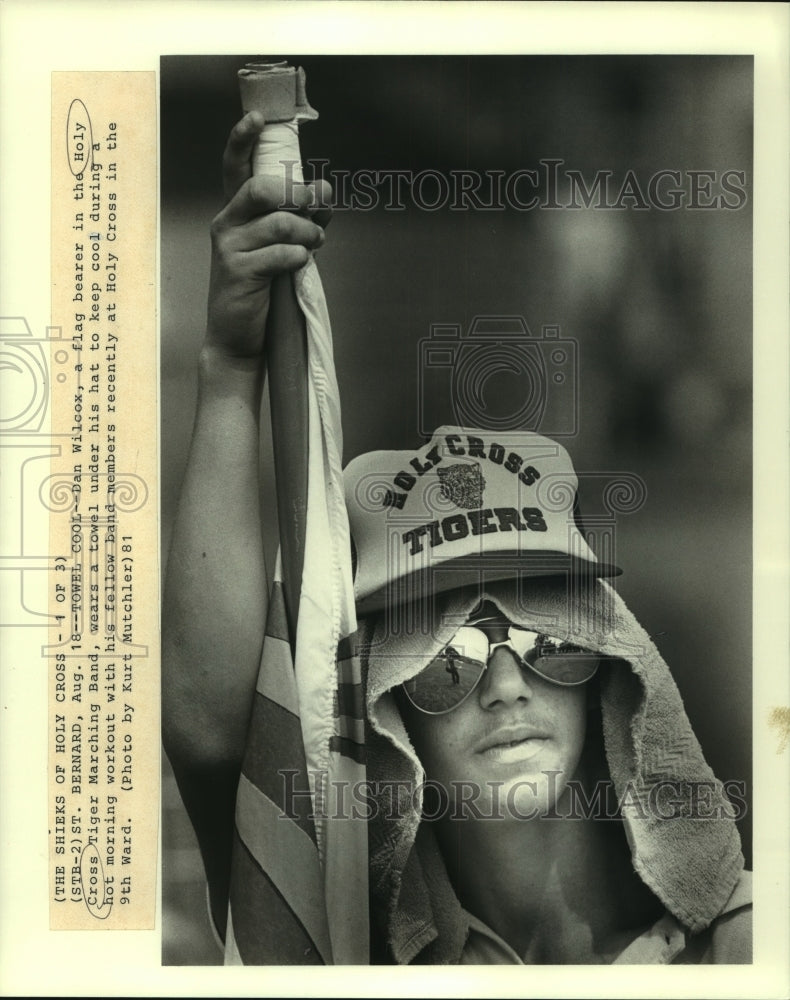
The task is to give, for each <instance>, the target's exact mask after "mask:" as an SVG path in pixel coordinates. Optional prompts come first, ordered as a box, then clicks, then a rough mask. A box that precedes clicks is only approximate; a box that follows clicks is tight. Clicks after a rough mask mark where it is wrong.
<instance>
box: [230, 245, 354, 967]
mask: <svg viewBox="0 0 790 1000" xmlns="http://www.w3.org/2000/svg"><path fill="white" fill-rule="evenodd" d="M294 285H295V288H296V294H297V298H298V300H299V304H300V306H301V308H302V311H303V312H304V314H305V319H306V327H307V344H308V396H309V418H310V420H309V427H310V430H309V469H308V492H307V526H306V538H305V558H304V569H303V573H302V584H301V596H300V603H299V619H298V625H297V637H296V652H295V656H294V657H292V655H291V647H290V644H289V641H288V629H287V622H286V615H285V602H284V598H283V591H282V586H281V583H280V579H281V578H280V574H279V565H278V572H277V573H276V574H275V577H276V578H275V583H274V587H273V591H272V595H271V600H270V605H269V615H268V620H267V625H266V636H265V639H264V645H263V654H262V657H261V669H260V673H259V676H258V684H257V690H256V694H255V703H254V706H253V711H252V716H251V722H250V730H249V735H248V741H247V748H246V753H245V759H244V764H243V767H242V775H241V779H240V782H239V789H238V795H237V801H236V829H235V843H234V852H233V865H232V876H231V890H230V905H229V912H228V930H227V936H226V949H225V960H226V963H234V964H235V963H243V964H245V965H291V964H311V963H318V964H343V965H345V964H355V965H365V964H367V963H368V933H369V932H368V861H367V827H366V822H365V820H364V818H361V817H357V816H355V815H353V814H350V812H349V808H350V807H349V802H350V799H351V797H350V794H349V790H350V788H351V786H353V785H354V783H356V782H362V781H364V779H365V760H364V753H365V734H364V726H365V721H364V697H363V688H362V677H361V670H360V664H359V659H358V657H357V655H356V652H355V639H356V627H357V625H356V615H355V609H354V592H353V579H352V569H351V547H350V536H349V527H348V516H347V513H346V507H345V500H344V488H343V473H342V453H343V447H342V431H341V423H340V399H339V393H338V387H337V380H336V377H335V369H334V360H333V355H332V334H331V328H330V324H329V316H328V313H327V310H326V300H325V297H324V292H323V287H322V285H321V279H320V277H319V275H318V270H317V268H316V266H315V264H314V262H313V261H312V260H311V261H310V262H309V263H308V264H307V265H306V266H305V267H304V268H302V269H301V271H299V272H298V273H297V274H296V275H295V276H294ZM278 562H279V561H278ZM294 660H295V662H294Z"/></svg>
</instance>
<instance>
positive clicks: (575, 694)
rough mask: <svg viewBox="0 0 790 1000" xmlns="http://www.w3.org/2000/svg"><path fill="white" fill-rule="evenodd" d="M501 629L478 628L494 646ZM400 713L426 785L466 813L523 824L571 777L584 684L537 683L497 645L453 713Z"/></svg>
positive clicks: (579, 744) (501, 625)
mask: <svg viewBox="0 0 790 1000" xmlns="http://www.w3.org/2000/svg"><path fill="white" fill-rule="evenodd" d="M507 626H508V622H507V619H505V618H503V617H502V616H499V619H498V621H496V622H493V623H486V625H485V626H482V627H483V628H484V630H485V631H486V632H487V634H488V636H489V641H490V642H491V643H495V642H499V641H502V640H505V639H506V638H507ZM478 627H481V626H478ZM404 701H405V699H404ZM403 714H404V721H405V723H406V727H407V729H408V731H409V735H410V737H411V739H412V742H413V743H414V747H415V749H416V751H417V753H418V755H419V757H420V760H421V761H422V764H423V767H424V768H425V772H426V777H427V779H428V780H429V781H431V782H435V783H438V784H439V785H440V786H441V787H442V788H443V789H445V790H446V792H447V795H448V796H449V801H450V802H451V803H452V802H455V803H456V805H458V804H459V802H460V801H462V800H464V799H465V800H466V802H468V803H470V804H471V805H470V807H469V809H468V810H467V812H468V814H469V815H475V814H476V813H475V812H474V807H477V809H478V810H479V813H477V814H478V815H479V814H482V815H492V814H495V815H503V816H506V817H507V816H514V817H515V818H529V817H533V816H537V815H542V814H545V813H546V811H547V810H548V809H550V808H551V807H552V806H553V805H555V804H556V802H557V800H558V799H559V797H560V796H561V794H562V791H563V790H564V788H565V786H566V784H567V782H568V781H569V780H570V779H571V778H573V777H574V775H575V774H576V771H577V768H578V765H579V761H580V758H581V754H582V748H583V746H584V739H585V732H586V716H587V695H586V685H581V686H579V687H560V686H558V685H556V684H552V683H550V682H549V681H546V680H543V678H541V677H539V676H538V675H537V674H535V673H534V672H532V671H530V670H529V669H527V668H526V667H523V666H522V665H521V664H520V663H519V662H518V661H517V659H516V657H515V655H514V654H513V652H512V651H511V650H510V649H509V648H507V647H505V646H500V647H499V648H497V649H495V650H494V652H493V654H492V655H491V657H490V659H489V661H488V669H487V670H486V671H485V673H484V674H483V676H482V677H481V679H480V681H479V683H478V685H477V687H476V688H475V689H474V691H472V693H471V695H470V696H469V697H468V698H467V699H466V701H464V702H463V703H462V704H461V705H459V706H458V707H457V708H455V709H453V710H452V711H450V712H447V713H446V714H444V715H426V714H425V713H423V712H421V711H419V710H418V709H417V708H415V707H414V706H412V705H407V706H405V707H404V710H403ZM461 783H463V786H462V784H461ZM462 788H463V790H462Z"/></svg>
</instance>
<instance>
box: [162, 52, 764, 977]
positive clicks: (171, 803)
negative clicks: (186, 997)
mask: <svg viewBox="0 0 790 1000" xmlns="http://www.w3.org/2000/svg"><path fill="white" fill-rule="evenodd" d="M267 57H277V54H275V53H269V54H267ZM280 57H281V58H288V60H289V61H290V62H291V63H292V64H295V65H302V66H304V68H305V70H306V71H307V77H308V90H307V92H308V96H309V99H310V102H311V103H312V104H313V105H314V106H315V107H316V109H317V110H318V111H319V114H320V117H319V119H318V121H316V122H314V123H311V124H309V125H306V126H304V127H303V129H302V153H303V157H304V159H305V161H306V166H307V170H306V173H307V174H308V175H309V174H310V162H311V161H313V165H314V167H315V172H316V173H319V172H320V173H322V174H323V176H324V177H326V178H327V179H329V180H334V181H335V186H336V189H337V195H338V197H339V199H340V201H341V204H340V206H339V207H338V210H337V211H336V212H335V217H334V219H333V221H332V224H331V226H330V228H329V230H328V233H327V242H326V245H325V246H324V248H322V250H321V252H320V253H319V255H318V258H317V259H318V265H319V269H320V271H321V274H322V278H323V281H324V286H325V289H326V295H327V301H328V305H329V312H330V316H331V319H332V326H333V332H334V341H335V358H336V364H337V373H338V379H339V383H340V391H341V399H342V404H343V430H344V436H345V455H344V458H345V460H346V461H349V460H350V459H351V458H353V457H354V456H355V455H357V454H359V453H360V452H364V451H369V450H373V449H377V448H407V447H412V446H414V445H415V444H417V443H418V442H420V441H421V440H422V439H423V438H422V437H421V431H424V430H426V429H427V430H428V431H430V430H431V429H432V428H433V427H435V426H438V425H439V424H440V423H443V422H454V421H456V420H457V419H459V417H460V416H462V414H459V413H458V412H457V410H454V409H453V389H452V374H453V373H452V366H451V365H449V364H447V363H446V362H445V363H428V364H426V359H427V358H428V357H429V355H428V354H426V344H430V342H431V339H432V331H434V334H433V340H434V341H435V339H436V331H435V327H437V326H438V327H442V326H444V327H448V326H449V327H456V328H457V329H459V330H460V331H461V334H462V336H463V337H466V338H467V344H469V343H479V336H478V333H476V331H479V329H480V324H479V323H478V324H477V325H475V319H476V318H477V317H492V316H497V317H499V316H501V317H521V318H522V319H523V320H524V322H525V324H526V326H527V327H528V332H529V342H530V343H532V344H533V347H532V348H530V350H531V352H532V353H531V355H530V357H531V358H532V362H530V364H532V369H531V370H532V371H533V373H534V372H537V373H538V375H539V376H541V377H542V378H543V383H542V385H543V388H545V391H546V397H547V398H546V410H545V413H544V415H543V422H542V424H541V425H540V427H539V428H536V429H541V430H543V431H544V432H545V433H547V434H549V435H551V434H558V435H559V434H562V435H563V436H562V437H560V438H559V439H560V440H561V441H562V443H563V444H564V445H565V447H567V448H568V450H569V452H570V453H571V456H572V457H573V460H574V464H575V466H576V468H577V470H578V471H579V472H580V473H581V474H582V480H581V504H582V510H583V511H584V512H585V513H586V515H587V516H588V518H589V515H590V513H591V514H592V516H593V518H595V517H597V516H599V515H601V514H602V513H605V504H604V503H603V501H602V495H603V488H604V487H605V485H606V483H607V482H610V481H611V480H612V478H613V477H615V476H616V474H617V473H621V474H628V475H629V476H631V477H637V479H638V480H641V483H642V484H644V489H645V491H646V492H645V499H644V502H643V503H642V504H641V505H639V504H637V505H636V506H637V507H638V509H636V510H633V511H632V512H630V513H621V514H618V515H617V520H616V530H615V545H616V551H615V552H614V553H613V558H614V561H615V562H617V563H618V564H619V565H620V566H622V567H624V569H625V573H624V575H623V576H622V577H620V578H619V580H618V582H617V588H618V590H619V592H620V594H621V595H622V596H623V598H624V599H625V600H626V602H627V603H628V604H629V606H630V607H631V608H632V610H633V611H634V613H635V614H636V616H637V618H639V620H640V621H641V622H642V623H643V624H644V626H645V628H646V629H647V631H648V632H649V633H650V634H651V635H653V636H655V640H656V642H657V644H658V646H659V648H660V650H661V651H662V653H663V655H664V657H665V658H666V660H667V661H668V663H669V664H670V667H671V668H672V670H673V674H674V676H675V679H676V681H677V683H678V686H679V688H680V690H681V693H682V695H683V698H684V701H685V704H686V708H687V711H688V715H689V717H690V719H691V722H692V725H693V727H694V730H695V732H696V733H697V736H698V738H699V740H700V742H701V744H702V746H703V749H704V751H705V754H706V757H707V759H708V761H709V763H710V764H711V766H712V768H713V770H714V771H715V773H716V774H717V776H718V777H720V778H721V779H722V780H725V781H726V780H733V781H742V782H743V783H744V786H745V789H746V795H745V798H746V800H747V802H750V801H751V796H750V793H751V669H752V667H751V601H752V589H751V588H752V578H751V572H752V554H751V532H752V526H751V502H752V498H751V487H752V429H751V403H752V328H751V322H752V270H751V268H752V213H751V200H752V198H751V178H752V59H751V58H750V57H730V56H727V57H718V56H693V57H685V56H660V57H659V56H656V57H642V56H640V57H603V56H601V57H599V56H582V57H559V56H557V57H544V56H541V57H532V56H530V57H526V56H525V57H504V56H496V57H482V56H475V57H466V56H463V57H462V56H442V57H438V56H437V57H397V56H381V57H367V56H366V57H358V56H342V57H337V56H333V57H327V56H311V55H301V56H300V55H296V54H293V53H288V54H287V56H280ZM256 58H257V59H260V54H258V55H257V56H256V55H255V54H251V55H250V56H249V57H246V56H233V57H217V58H212V57H206V56H200V57H181V56H178V57H167V58H163V60H162V63H161V75H160V84H161V292H162V297H161V335H162V338H161V390H162V391H161V415H162V425H161V455H162V478H161V495H162V549H163V561H164V560H166V554H167V549H168V544H169V538H170V530H171V525H172V519H173V516H174V512H175V507H176V503H177V496H178V489H179V486H180V482H181V477H182V475H183V470H184V465H185V461H186V454H187V448H188V444H189V437H190V432H191V425H192V419H193V416H194V405H195V395H196V368H195V365H196V359H197V354H198V351H199V348H200V343H201V339H202V336H203V332H204V325H205V306H206V292H207V287H208V269H209V252H210V247H209V235H208V231H209V225H210V223H211V219H212V218H213V216H214V215H215V214H216V213H217V212H218V211H219V210H220V208H221V207H222V187H221V161H222V151H223V148H224V145H225V141H226V138H227V133H228V131H229V129H230V128H231V127H232V125H233V124H234V123H235V121H236V120H238V118H239V117H240V107H239V98H238V86H237V81H236V72H237V70H238V69H239V68H240V67H241V66H242V65H244V63H245V62H247V61H251V60H254V59H256ZM319 160H320V161H323V165H320V164H318V162H317V161H319ZM542 160H543V161H546V160H558V161H562V162H561V163H560V164H558V165H557V167H556V178H557V185H556V190H550V189H549V188H548V186H547V173H549V172H550V168H548V167H546V166H545V165H541V162H540V161H542ZM395 170H403V171H410V172H412V175H416V174H417V173H419V172H421V171H429V172H430V175H425V178H424V181H423V185H422V187H421V188H419V189H418V188H416V187H413V188H410V187H409V185H408V184H403V185H402V187H401V197H400V199H397V198H396V199H394V200H393V198H392V197H391V189H390V185H391V184H392V183H393V181H392V177H393V175H392V174H391V172H392V171H395ZM520 170H535V171H537V172H538V180H537V183H536V184H533V183H532V182H531V181H526V180H525V181H523V182H520V183H519V185H518V187H517V188H516V193H517V196H518V198H519V199H520V200H521V202H522V204H524V203H526V201H527V200H528V198H529V197H530V196H531V195H532V194H533V193H535V194H537V196H538V198H539V202H540V203H541V204H543V205H546V204H556V205H558V206H560V207H557V208H534V209H532V210H520V209H519V208H518V206H517V205H510V206H507V205H506V204H505V202H506V198H505V197H504V194H503V196H502V197H501V199H500V198H497V197H496V194H495V189H493V188H492V183H493V181H492V178H493V177H494V176H496V172H499V176H501V177H502V178H503V180H502V182H501V183H502V184H503V185H505V184H506V183H507V180H508V178H512V177H513V175H514V174H515V172H516V171H520ZM662 170H664V171H677V172H679V173H680V182H679V183H677V184H674V183H673V182H672V179H669V180H667V179H665V180H664V181H663V182H662V183H661V186H660V189H659V196H660V197H661V198H662V199H664V200H665V203H671V199H670V196H669V194H668V192H669V191H670V189H672V188H676V189H677V190H679V191H681V192H682V195H681V196H679V199H680V200H681V207H679V208H678V209H677V210H662V209H661V208H659V207H656V205H655V201H656V199H655V198H652V197H651V196H650V194H649V188H650V180H651V178H653V177H654V176H655V175H656V174H657V173H658V172H659V171H662ZM360 171H381V172H383V174H382V176H381V183H380V184H379V185H378V186H376V184H375V182H371V180H370V178H368V190H367V193H366V195H365V198H364V200H363V198H362V197H361V195H360V194H359V192H357V194H358V196H357V199H356V206H354V204H353V201H354V199H353V195H354V190H355V189H354V181H353V180H352V178H357V180H358V179H359V177H360ZM459 171H476V172H478V173H479V174H480V176H481V186H480V188H479V189H478V192H477V196H478V198H479V199H480V201H479V202H476V203H475V202H474V201H473V204H477V208H472V207H464V206H463V204H460V205H459V204H458V203H456V206H455V207H453V205H452V201H453V198H452V191H453V188H452V184H453V178H454V176H455V177H456V181H455V182H456V183H457V175H458V172H459ZM629 171H633V178H634V181H635V185H636V186H634V184H632V185H631V188H630V192H631V196H630V197H627V196H623V197H621V198H620V201H619V207H617V208H606V207H601V208H599V207H596V206H597V204H598V197H597V196H595V197H594V199H593V201H592V204H591V206H590V207H589V208H584V207H580V208H573V207H567V206H569V205H570V204H571V203H572V201H573V198H572V192H571V190H570V188H569V175H570V173H571V172H577V176H581V177H582V178H583V180H584V182H585V185H586V187H587V188H588V189H590V188H591V186H592V185H593V183H594V181H595V178H596V176H601V172H608V173H609V175H610V177H609V196H608V200H604V202H603V204H604V205H606V204H609V205H614V204H616V203H617V202H618V195H619V193H620V192H621V189H622V187H623V184H624V183H625V182H626V179H627V177H630V176H631V175H629V174H628V172H629ZM694 171H704V172H705V174H704V175H699V176H700V178H701V180H700V181H698V182H696V183H697V184H698V189H697V194H696V195H694V194H693V185H694V184H695V181H694V179H693V173H692V172H694ZM727 171H737V172H740V176H738V177H736V176H735V175H732V174H731V175H730V180H729V183H730V185H731V188H734V189H735V192H734V193H733V191H732V190H731V191H730V192H729V193H728V192H727V190H726V188H725V187H724V186H723V179H722V175H724V174H725V173H726V172H727ZM708 175H710V176H708ZM438 178H444V180H445V181H446V183H447V185H448V187H447V188H446V190H448V191H450V192H451V197H450V198H449V199H448V200H447V202H446V204H442V201H443V198H442V197H441V194H442V191H443V188H442V180H441V179H438ZM724 183H725V184H726V183H727V181H726V179H725V180H724ZM371 186H372V187H373V188H374V190H373V194H371ZM533 189H534V190H533ZM502 190H503V192H504V191H505V190H506V188H505V187H504V186H503V188H502ZM625 194H628V192H625ZM722 196H724V197H725V198H726V201H727V202H728V203H729V205H730V206H732V207H731V208H727V207H722V203H721V200H720V199H721V197H722ZM575 200H576V203H577V204H580V205H583V200H582V199H581V198H580V197H579V194H578V191H577V194H576V199H575ZM397 202H399V204H400V206H402V207H396V204H395V203H397ZM712 202H713V203H714V204H715V205H716V206H717V207H713V208H706V207H703V206H706V205H709V204H711V203H712ZM486 204H488V205H492V206H493V207H491V208H485V207H482V206H485V205H486ZM693 205H696V206H697V207H693ZM433 206H436V207H435V208H434V207H433ZM494 325H495V324H494ZM544 327H555V328H558V332H557V337H558V338H559V339H561V340H562V341H564V345H565V349H564V353H563V358H564V360H563V362H562V365H561V366H560V367H561V368H562V372H561V374H562V375H563V381H562V382H561V383H557V382H555V381H554V378H553V375H554V374H555V373H556V372H555V368H554V367H552V366H553V364H554V361H553V360H552V359H554V358H555V355H554V353H553V351H552V350H551V349H550V348H549V347H548V345H547V341H546V338H545V337H543V336H542V331H543V329H544ZM503 329H505V327H503ZM506 329H507V330H511V331H512V326H509V327H507V328H506ZM524 336H527V335H526V334H525V335H524ZM476 338H477V339H476ZM508 338H509V339H508ZM503 342H506V343H510V344H512V343H513V338H512V333H511V334H508V336H507V337H505V338H504V341H503ZM525 342H526V341H525ZM459 343H460V341H459ZM467 350H468V348H467ZM454 352H455V353H454V354H453V357H454V358H456V359H457V358H458V357H459V352H460V348H454ZM541 359H542V360H541ZM569 359H575V364H572V365H570V367H568V365H569V364H570V361H569ZM541 364H542V365H543V368H541V367H540V366H541ZM527 367H529V365H527ZM524 376H525V371H521V372H520V373H519V372H506V371H500V372H498V373H494V374H492V375H491V377H490V378H487V380H486V381H485V383H484V384H480V385H479V386H478V388H479V389H480V390H481V392H482V399H483V403H482V404H481V405H485V406H488V407H490V410H491V412H492V414H493V415H494V417H495V419H496V420H504V419H506V418H507V417H508V416H509V415H516V414H518V413H520V412H521V411H522V410H523V402H524ZM569 412H570V413H571V414H572V419H570V420H569V419H568V417H567V415H568V413H569ZM533 426H534V425H533ZM269 457H270V456H269V452H268V445H267V444H266V443H264V446H263V461H264V463H265V464H268V462H269ZM264 489H265V490H267V491H269V493H270V495H271V482H270V481H269V480H268V479H267V480H266V482H265V484H264ZM272 538H273V536H272ZM272 538H270V539H269V540H268V545H269V548H270V550H271V548H272V546H273V544H274V543H273V540H272ZM163 795H164V801H163V810H164V811H163V844H164V856H163V914H164V934H163V938H164V944H163V961H164V962H165V963H166V964H204V963H208V962H214V961H220V960H221V959H220V956H219V952H218V951H217V950H216V948H215V946H214V945H213V943H212V941H211V937H210V934H209V929H208V925H207V920H206V917H205V896H204V893H205V890H204V887H203V882H202V870H201V867H200V859H199V855H198V854H197V849H196V846H195V841H194V837H193V835H192V831H191V828H190V826H189V822H188V820H187V819H186V817H185V814H184V813H183V809H182V807H181V803H180V799H179V797H178V792H177V789H176V787H175V782H174V780H173V777H172V773H171V772H170V769H169V765H168V764H167V761H166V759H165V761H164V782H163ZM739 825H740V830H741V836H742V838H743V842H744V852H745V854H746V859H747V865H750V864H751V817H750V816H749V815H747V816H746V817H745V819H744V820H742V821H741V822H740V824H739Z"/></svg>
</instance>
